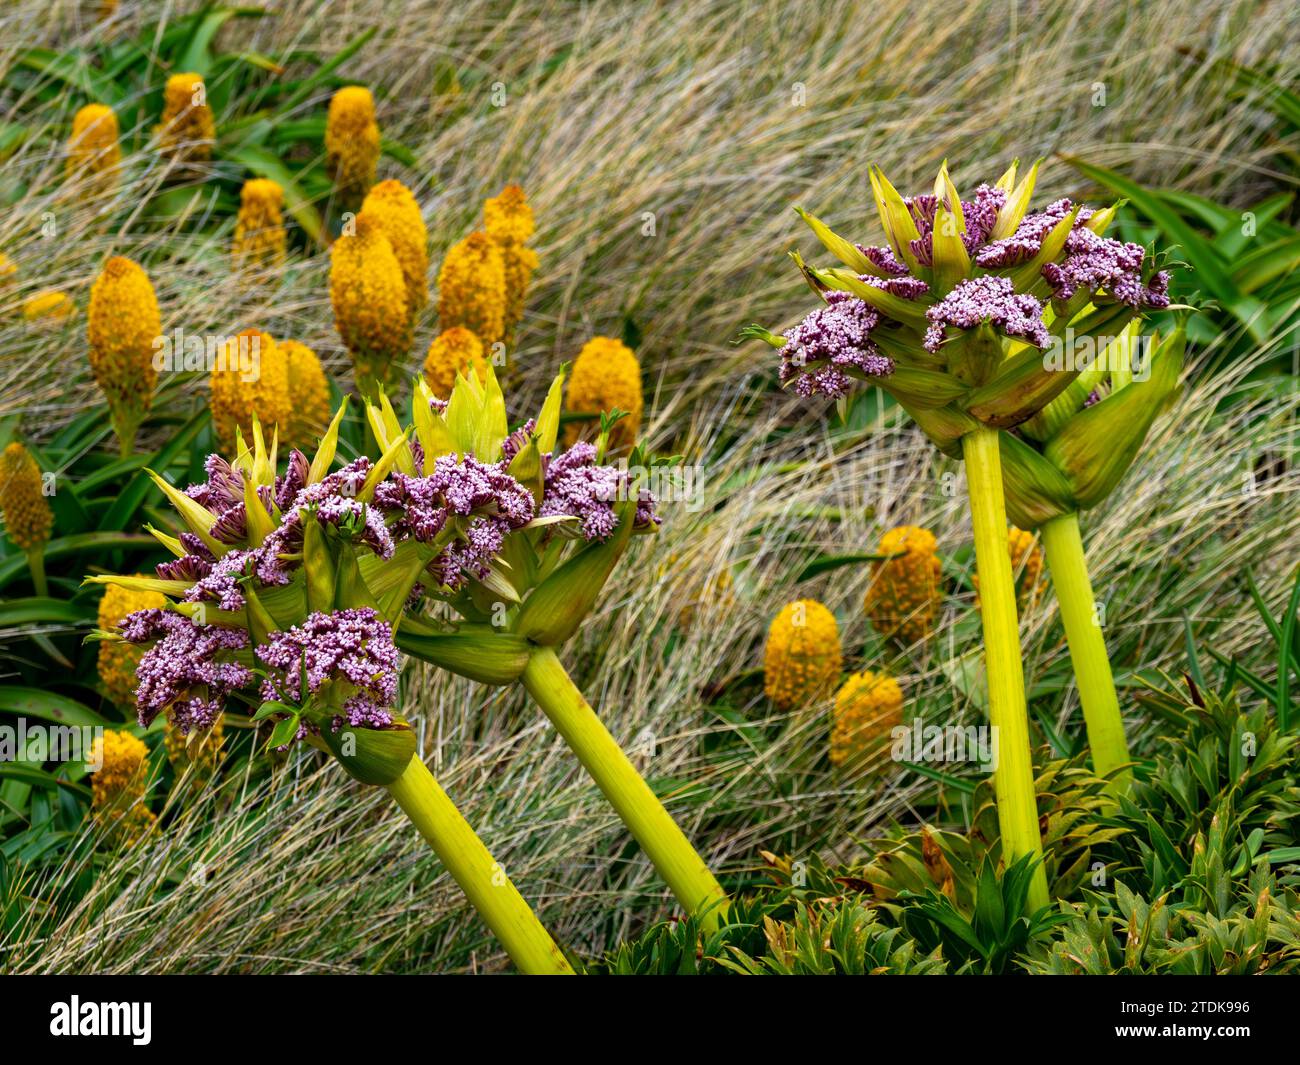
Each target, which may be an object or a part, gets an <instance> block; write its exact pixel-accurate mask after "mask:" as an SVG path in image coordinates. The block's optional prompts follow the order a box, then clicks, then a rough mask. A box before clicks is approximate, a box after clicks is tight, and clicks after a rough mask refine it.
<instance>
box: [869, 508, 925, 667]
mask: <svg viewBox="0 0 1300 1065" xmlns="http://www.w3.org/2000/svg"><path fill="white" fill-rule="evenodd" d="M937 547H938V542H937V541H936V540H935V538H934V533H932V532H930V530H929V529H925V528H922V527H920V526H917V525H900V526H898V527H897V528H894V529H890V530H889V531H888V532H886V533H885V534H884V535H883V536H882V537H881V538H880V546H879V548H878V549H877V553H878V554H880V555H886V556H897V557H888V558H885V559H882V560H881V561H879V562H873V563H872V576H871V584H870V586H869V587H868V588H867V594H866V598H865V600H864V603H863V606H864V608H865V609H866V612H867V617H868V618H870V619H871V624H872V626H873V627H874V628H875V629H876V631H877V632H879V633H880V634H881V635H882V636H884V637H886V638H887V639H894V640H897V641H898V642H899V643H901V644H902V645H903V646H909V645H911V644H913V643H916V642H918V641H920V640H924V639H925V638H926V637H928V636H929V635H930V633H931V632H932V631H933V630H934V623H935V619H936V618H937V617H938V615H939V609H940V607H941V605H942V603H943V588H942V580H943V563H942V562H940V560H939V556H938V554H937V553H936V549H937Z"/></svg>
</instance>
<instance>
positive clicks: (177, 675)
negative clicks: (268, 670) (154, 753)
mask: <svg viewBox="0 0 1300 1065" xmlns="http://www.w3.org/2000/svg"><path fill="white" fill-rule="evenodd" d="M122 636H123V637H124V638H125V639H127V640H129V641H130V642H131V643H148V642H150V641H156V642H155V643H154V644H153V646H152V647H150V648H149V649H148V650H147V651H145V653H144V655H143V657H141V659H140V664H139V666H137V667H136V671H135V674H136V678H137V679H138V681H139V683H138V686H137V688H136V695H135V699H136V712H137V714H138V716H139V720H140V724H141V725H144V726H146V727H147V726H148V725H149V724H151V723H152V722H153V720H154V718H156V717H157V716H158V715H159V714H160V713H162V712H163V711H164V710H169V711H170V715H171V721H172V724H173V725H175V726H176V728H177V729H179V730H180V731H181V732H182V733H187V732H189V731H190V730H191V729H196V728H210V727H211V726H212V723H213V722H214V721H216V719H217V717H218V715H220V713H221V711H222V710H223V709H224V707H225V702H226V696H227V695H229V694H230V693H231V692H233V691H236V690H238V689H239V688H243V687H245V686H246V685H248V684H250V683H251V682H252V680H253V673H252V671H251V670H250V669H248V668H247V667H246V666H242V665H240V664H239V663H237V662H231V661H219V660H218V656H220V655H222V654H224V653H226V652H231V651H240V650H243V649H245V648H246V647H248V634H247V633H246V632H245V631H244V630H243V629H226V628H221V627H219V626H216V625H196V624H195V623H194V622H193V621H191V620H190V619H189V618H187V617H185V616H184V615H182V614H176V613H172V612H170V611H166V610H157V609H153V610H138V611H136V612H135V613H134V614H130V615H128V616H127V617H126V618H125V619H124V620H123V622H122Z"/></svg>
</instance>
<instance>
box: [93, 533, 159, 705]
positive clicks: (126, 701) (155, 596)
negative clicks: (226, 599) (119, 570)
mask: <svg viewBox="0 0 1300 1065" xmlns="http://www.w3.org/2000/svg"><path fill="white" fill-rule="evenodd" d="M178 546H179V544H178ZM137 576H139V577H144V574H142V573H141V574H137ZM166 605H167V599H166V597H165V596H163V595H162V594H161V593H159V592H150V591H134V590H132V589H129V588H123V587H121V586H120V585H111V584H110V585H108V586H107V587H106V588H105V589H104V595H103V598H101V599H100V601H99V615H98V618H99V627H100V628H101V629H103V630H104V631H105V632H111V631H113V630H115V629H116V628H117V627H118V625H120V624H121V623H122V621H123V619H124V618H126V616H127V615H128V614H134V613H135V612H136V611H138V610H161V609H162V608H164V607H165V606H166ZM143 657H144V648H143V647H139V646H137V645H136V644H133V643H127V642H126V641H125V640H101V641H100V642H99V680H100V683H102V684H103V685H104V690H105V691H107V692H108V697H109V698H110V699H111V700H112V701H113V702H114V704H116V705H117V706H118V707H120V708H122V709H134V707H135V689H136V684H137V683H138V682H137V679H136V675H135V671H136V669H137V668H138V667H139V665H140V659H141V658H143Z"/></svg>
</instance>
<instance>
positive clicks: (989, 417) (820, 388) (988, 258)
mask: <svg viewBox="0 0 1300 1065" xmlns="http://www.w3.org/2000/svg"><path fill="white" fill-rule="evenodd" d="M1037 169H1038V168H1037V164H1035V166H1034V167H1033V168H1031V170H1030V171H1029V173H1028V174H1026V175H1025V176H1024V177H1023V178H1020V177H1019V174H1018V166H1017V165H1016V164H1015V163H1013V164H1012V166H1011V167H1010V168H1009V169H1008V170H1007V172H1006V173H1005V174H1003V175H1002V177H1001V178H1000V179H999V180H998V181H997V183H996V184H995V185H991V186H990V185H981V186H980V187H979V188H978V189H977V190H976V192H975V195H974V198H973V199H971V200H966V201H964V200H962V199H961V197H960V196H959V195H958V192H957V189H956V186H955V185H954V184H953V182H952V179H951V178H950V177H949V174H948V168H947V164H945V165H944V166H943V167H942V168H941V169H940V172H939V175H938V178H937V180H936V181H935V185H934V191H933V193H932V194H930V195H922V196H915V197H911V198H907V199H905V198H904V197H902V196H901V195H900V194H899V193H898V191H897V190H896V189H895V188H894V186H893V185H892V184H890V183H889V181H888V180H887V179H886V178H885V176H884V174H883V173H881V172H880V171H879V170H878V169H875V168H873V169H872V170H871V183H872V190H873V192H874V196H875V202H876V208H877V210H878V212H879V215H880V221H881V224H882V226H883V228H884V231H885V235H886V238H887V240H888V244H887V245H884V246H864V245H859V244H854V243H852V242H850V241H848V240H846V239H845V238H843V237H841V236H839V235H837V234H836V233H834V232H832V231H831V230H830V229H829V228H827V227H826V226H825V225H824V224H823V223H822V222H821V221H820V220H818V219H817V218H814V217H813V216H811V215H809V214H807V213H805V212H803V211H802V210H801V211H800V212H799V213H800V215H801V217H803V218H804V220H805V221H806V222H807V223H808V224H809V226H810V227H811V228H812V229H813V231H814V233H816V235H817V236H818V238H819V239H820V240H821V241H822V243H823V244H824V245H825V246H826V248H827V250H829V251H830V252H831V253H832V254H833V255H834V256H835V257H836V258H837V259H839V260H840V262H841V263H842V264H843V266H840V267H832V268H829V269H818V268H815V267H811V266H808V265H806V264H805V263H804V262H803V260H802V259H801V258H800V257H799V256H798V254H794V259H795V262H796V264H797V265H798V267H799V269H800V271H801V272H802V274H803V276H804V278H805V279H806V280H807V282H808V283H809V285H810V286H811V287H812V289H813V291H814V292H815V293H817V295H818V296H819V297H820V298H821V299H822V300H823V303H824V306H823V307H821V308H820V309H818V310H816V311H813V312H812V313H811V314H810V315H808V316H807V317H806V318H805V319H804V320H803V321H802V322H801V323H800V324H799V325H798V326H796V327H795V328H794V329H792V330H790V331H789V332H788V333H787V334H785V335H784V336H778V335H776V334H773V333H771V332H769V331H768V330H765V329H762V328H761V327H757V326H755V327H751V328H750V329H748V330H746V332H745V334H744V335H746V336H751V337H756V338H759V339H762V340H765V341H766V342H767V343H769V344H771V345H772V346H773V347H776V348H779V349H780V350H781V381H782V383H783V384H784V385H786V386H788V387H791V388H793V389H794V390H795V391H796V392H797V393H798V394H800V395H803V396H813V395H825V396H832V397H835V398H837V399H842V398H843V397H845V396H847V394H848V393H849V391H850V389H851V388H852V387H853V386H854V384H855V383H856V382H869V383H872V384H876V385H878V386H879V387H880V388H882V389H884V390H885V391H886V392H888V393H889V394H890V395H891V396H892V397H893V398H894V399H895V400H896V401H897V402H898V403H899V404H900V405H901V406H902V407H903V408H904V409H905V410H906V411H907V412H908V414H909V415H911V417H912V418H913V420H915V421H916V423H917V424H918V426H920V428H921V429H922V430H923V431H924V432H925V434H926V435H927V436H928V437H929V438H930V440H931V441H932V442H933V443H934V444H935V445H936V446H937V447H939V448H940V449H941V450H942V451H944V452H945V453H947V454H950V455H953V456H960V457H962V458H963V459H964V460H965V463H966V479H967V485H968V491H969V496H970V510H971V524H972V527H973V530H974V539H975V554H976V564H977V569H978V573H979V580H980V604H981V606H980V610H981V618H982V622H983V629H984V649H985V666H986V676H987V682H988V688H989V718H990V721H991V723H992V724H993V726H994V727H995V728H996V729H997V732H998V744H999V762H998V768H997V771H996V774H995V778H994V785H995V789H996V792H997V798H998V817H999V823H1000V829H1001V836H1002V843H1003V851H1004V855H1005V858H1006V860H1007V862H1008V864H1011V863H1012V862H1014V861H1015V860H1016V859H1018V858H1021V857H1024V856H1030V857H1033V858H1035V859H1037V858H1039V857H1040V856H1041V854H1042V842H1041V839H1040V837H1039V830H1038V818H1037V814H1036V810H1035V802H1034V790H1033V773H1032V767H1031V763H1030V750H1029V727H1028V718H1027V712H1026V703H1025V685H1024V669H1023V666H1022V663H1021V657H1020V639H1019V632H1018V626H1017V615H1016V591H1015V584H1014V581H1013V579H1012V573H1011V564H1010V559H1009V557H1008V553H1007V540H1006V536H1007V532H1006V527H1007V520H1006V509H1005V505H1004V502H1003V483H1002V481H1003V477H1002V463H1001V458H1000V445H999V430H1004V429H1012V428H1014V427H1016V426H1018V425H1021V424H1022V423H1024V422H1026V421H1027V420H1029V419H1030V418H1032V417H1033V416H1034V415H1035V414H1037V413H1038V412H1039V411H1040V410H1042V409H1043V408H1044V407H1045V406H1047V404H1049V403H1050V402H1051V401H1052V400H1054V399H1055V398H1056V397H1057V396H1059V395H1060V394H1061V393H1062V392H1063V391H1064V390H1065V389H1066V388H1067V387H1068V386H1069V385H1070V384H1071V382H1072V381H1074V380H1075V378H1076V377H1078V375H1079V372H1080V370H1081V369H1082V367H1080V366H1073V367H1072V366H1070V365H1066V366H1065V367H1059V368H1058V367H1056V366H1054V365H1052V361H1051V360H1049V359H1048V358H1046V357H1045V355H1044V352H1045V351H1046V350H1047V349H1049V348H1051V347H1052V346H1053V342H1054V341H1055V342H1056V343H1057V344H1058V345H1060V344H1064V345H1066V346H1067V355H1070V354H1072V353H1073V352H1074V350H1075V347H1074V346H1075V345H1077V344H1079V343H1080V342H1085V341H1086V342H1088V343H1090V344H1091V349H1092V350H1093V351H1095V350H1096V349H1097V347H1101V348H1102V349H1105V348H1106V347H1107V346H1108V341H1109V340H1110V339H1113V338H1115V337H1118V336H1120V335H1121V334H1123V333H1124V331H1125V330H1126V329H1127V327H1128V326H1129V324H1130V323H1131V322H1133V321H1134V320H1135V319H1137V318H1138V317H1139V316H1140V315H1141V314H1142V313H1143V312H1144V311H1147V310H1149V309H1153V308H1160V309H1163V308H1165V307H1168V306H1169V298H1168V296H1167V295H1166V291H1167V288H1168V283H1169V275H1168V274H1167V273H1166V272H1165V271H1162V270H1156V269H1155V268H1154V265H1153V264H1152V263H1151V262H1150V261H1149V260H1148V258H1147V256H1146V255H1145V253H1144V250H1143V248H1142V247H1141V246H1139V245H1133V244H1122V243H1120V242H1119V241H1116V240H1112V239H1109V238H1107V237H1105V236H1104V233H1105V230H1106V228H1107V226H1108V225H1109V224H1110V222H1111V221H1112V220H1113V218H1114V215H1115V210H1116V209H1115V208H1114V207H1111V208H1106V209H1104V210H1098V211H1094V210H1092V209H1090V208H1087V207H1084V206H1082V205H1076V204H1073V203H1071V202H1070V201H1069V200H1066V199H1062V200H1057V201H1056V202H1054V203H1052V204H1050V205H1048V206H1047V207H1046V208H1045V209H1044V210H1042V211H1039V212H1036V213H1033V214H1030V213H1029V202H1030V198H1031V197H1032V195H1033V191H1034V184H1035V179H1036V177H1037ZM1058 351H1059V349H1058ZM1068 362H1073V360H1068ZM1121 733H1122V726H1121ZM1047 901H1048V895H1047V885H1046V879H1045V877H1044V874H1043V870H1042V867H1041V865H1039V866H1037V867H1036V868H1035V870H1034V872H1033V876H1032V880H1031V883H1030V886H1029V890H1028V893H1027V902H1028V905H1029V907H1030V908H1031V909H1034V910H1036V909H1038V908H1040V907H1042V906H1045V905H1046V904H1047Z"/></svg>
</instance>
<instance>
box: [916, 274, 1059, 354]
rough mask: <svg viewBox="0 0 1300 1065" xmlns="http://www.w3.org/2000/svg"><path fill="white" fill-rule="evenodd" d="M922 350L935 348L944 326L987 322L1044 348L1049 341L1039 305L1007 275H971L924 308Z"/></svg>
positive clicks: (942, 337) (942, 336)
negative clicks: (1018, 289)
mask: <svg viewBox="0 0 1300 1065" xmlns="http://www.w3.org/2000/svg"><path fill="white" fill-rule="evenodd" d="M925 316H926V318H928V319H929V320H930V327H929V328H928V329H927V330H926V331H925V350H926V351H929V352H935V351H938V350H939V347H940V345H941V344H942V343H943V340H944V333H945V330H946V329H947V328H948V327H950V326H951V327H953V328H956V329H974V328H975V327H976V326H979V325H982V324H984V323H988V324H989V325H992V326H993V327H994V328H996V329H998V330H1000V331H1001V332H1002V333H1004V334H1006V335H1007V336H1009V337H1014V338H1016V339H1017V340H1024V341H1027V342H1028V343H1030V344H1033V345H1035V346H1036V347H1040V348H1045V347H1047V346H1048V344H1049V343H1050V342H1051V336H1050V334H1049V333H1048V332H1047V326H1045V325H1044V324H1043V305H1042V304H1041V303H1039V302H1038V300H1036V299H1034V297H1033V296H1027V295H1024V294H1022V293H1017V292H1016V289H1015V286H1014V285H1012V284H1011V281H1010V279H1009V278H1005V277H996V276H992V275H990V276H988V277H975V278H968V279H967V280H965V281H959V282H958V283H957V284H956V285H955V286H954V287H953V290H952V291H951V292H949V293H948V295H946V296H945V297H944V298H943V299H942V300H940V301H939V302H938V303H936V304H935V305H934V306H933V307H931V308H930V309H929V310H928V311H926V312H925Z"/></svg>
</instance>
